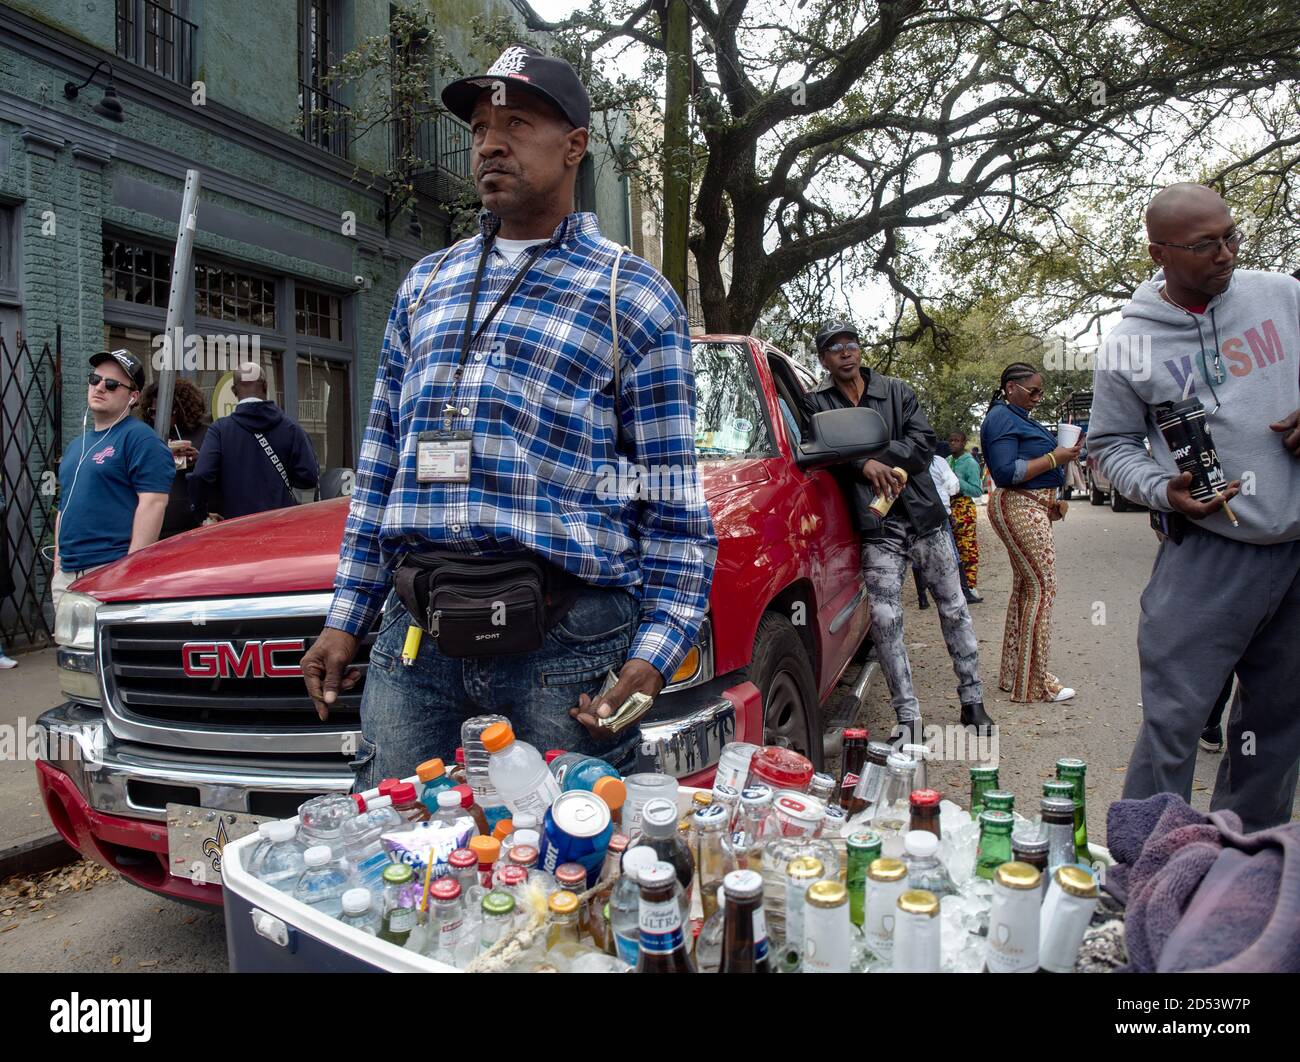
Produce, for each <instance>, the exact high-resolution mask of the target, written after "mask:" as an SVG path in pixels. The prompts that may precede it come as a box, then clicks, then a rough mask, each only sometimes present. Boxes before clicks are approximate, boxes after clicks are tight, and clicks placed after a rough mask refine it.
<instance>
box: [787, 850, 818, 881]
mask: <svg viewBox="0 0 1300 1062" xmlns="http://www.w3.org/2000/svg"><path fill="white" fill-rule="evenodd" d="M825 870H826V868H825V867H824V866H822V861H821V860H820V859H818V858H817V857H816V856H799V857H798V858H796V859H792V860H790V865H789V866H788V867H786V869H785V872H786V875H787V876H788V877H789V878H790V880H791V881H816V880H817V879H818V878H820V877H821V876H822V874H823V873H825Z"/></svg>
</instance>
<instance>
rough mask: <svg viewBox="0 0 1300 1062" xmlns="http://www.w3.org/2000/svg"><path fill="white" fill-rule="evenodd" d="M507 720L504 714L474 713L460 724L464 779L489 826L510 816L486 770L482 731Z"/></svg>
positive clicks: (486, 755)
mask: <svg viewBox="0 0 1300 1062" xmlns="http://www.w3.org/2000/svg"><path fill="white" fill-rule="evenodd" d="M509 722H510V720H509V719H507V718H506V717H505V716H504V715H476V716H474V717H473V718H472V719H466V720H465V722H463V723H462V724H461V725H460V744H461V747H462V748H463V749H464V750H465V781H466V782H468V783H469V787H470V789H472V790H473V791H474V803H476V804H477V805H478V806H479V807H481V808H482V809H483V814H484V815H485V816H486V817H487V822H488V828H489V829H491V828H493V827H495V826H496V824H497V823H498V822H500V821H501V820H502V819H507V818H509V817H510V816H509V814H508V812H507V809H506V807H505V802H504V801H503V800H502V799H501V798H500V797H499V796H497V792H496V789H495V788H493V785H492V779H491V777H490V776H489V774H488V758H489V757H488V751H487V749H485V748H484V747H483V731H484V730H486V729H487V728H488V727H490V726H493V725H494V724H496V723H509Z"/></svg>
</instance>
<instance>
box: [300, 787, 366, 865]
mask: <svg viewBox="0 0 1300 1062" xmlns="http://www.w3.org/2000/svg"><path fill="white" fill-rule="evenodd" d="M356 817H357V805H356V804H355V803H354V802H353V800H352V798H351V797H349V796H346V795H344V794H343V793H326V794H325V795H324V796H318V797H312V799H311V800H308V801H306V802H305V803H304V804H303V805H302V806H301V807H299V808H298V839H299V840H300V841H301V842H302V845H303V847H304V848H314V847H315V846H316V845H318V844H324V845H328V846H329V848H330V852H331V853H332V855H333V858H335V859H338V858H339V857H340V856H342V855H343V833H342V831H343V824H344V823H345V822H347V821H348V820H349V819H354V818H356Z"/></svg>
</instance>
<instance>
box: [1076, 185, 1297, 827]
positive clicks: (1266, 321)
mask: <svg viewBox="0 0 1300 1062" xmlns="http://www.w3.org/2000/svg"><path fill="white" fill-rule="evenodd" d="M1146 223H1147V238H1148V240H1149V241H1150V253H1151V257H1152V258H1153V259H1154V260H1155V262H1156V264H1157V265H1159V266H1160V267H1161V271H1160V272H1158V273H1157V274H1156V275H1155V277H1153V278H1152V279H1151V280H1148V281H1145V282H1144V283H1143V284H1142V285H1140V286H1139V288H1138V290H1137V292H1136V293H1135V294H1134V296H1133V300H1132V301H1131V302H1130V303H1129V304H1128V305H1127V306H1125V307H1124V310H1123V317H1122V320H1121V321H1120V323H1119V324H1118V325H1117V326H1116V327H1115V328H1114V329H1112V330H1111V332H1110V334H1109V335H1108V336H1107V337H1106V340H1105V342H1104V343H1103V344H1102V347H1101V349H1100V350H1099V351H1098V355H1097V367H1096V371H1095V377H1094V381H1093V391H1094V398H1093V406H1092V419H1091V422H1090V424H1089V431H1088V449H1089V451H1090V452H1091V453H1092V454H1094V455H1096V457H1097V460H1098V463H1099V464H1100V465H1101V469H1102V472H1104V473H1105V475H1106V476H1107V478H1108V479H1110V481H1111V483H1112V484H1113V485H1114V487H1115V489H1117V490H1118V491H1119V492H1120V493H1121V494H1123V495H1124V496H1126V497H1128V498H1132V499H1135V500H1140V501H1141V502H1143V504H1145V505H1146V506H1147V507H1148V508H1150V509H1151V510H1152V511H1153V513H1157V514H1158V513H1168V514H1172V515H1171V517H1170V523H1169V530H1170V532H1171V535H1170V536H1169V537H1165V538H1164V540H1163V541H1162V542H1161V544H1160V549H1159V552H1158V553H1157V555H1156V562H1155V567H1154V568H1153V569H1152V572H1151V580H1150V582H1149V583H1148V584H1147V587H1146V590H1145V591H1144V592H1143V594H1142V616H1141V620H1140V622H1139V626H1138V658H1139V660H1140V662H1141V667H1142V720H1143V721H1142V729H1141V731H1140V732H1139V734H1138V738H1137V744H1136V746H1135V747H1134V749H1133V755H1132V758H1131V760H1130V761H1129V767H1128V774H1127V776H1126V779H1125V783H1124V796H1125V797H1126V798H1143V797H1147V796H1150V795H1152V794H1153V793H1159V792H1172V793H1178V794H1180V795H1181V796H1182V797H1183V798H1184V799H1190V796H1191V788H1192V772H1193V770H1194V768H1195V765H1196V743H1197V738H1198V736H1199V735H1200V733H1201V728H1202V727H1203V726H1204V725H1205V720H1206V718H1207V717H1208V716H1209V713H1210V709H1211V708H1212V707H1213V705H1214V700H1215V697H1216V695H1217V694H1218V693H1219V691H1220V689H1221V688H1222V687H1223V684H1224V680H1225V679H1227V678H1228V676H1229V675H1230V674H1231V673H1232V671H1233V669H1234V668H1235V669H1236V672H1237V676H1238V679H1239V684H1240V686H1239V692H1238V700H1237V704H1236V705H1235V706H1234V710H1233V712H1232V715H1231V718H1230V719H1229V723H1228V742H1227V751H1226V755H1225V756H1224V758H1223V761H1222V763H1221V764H1220V767H1219V776H1218V779H1217V781H1216V784H1215V789H1214V797H1213V800H1212V801H1211V805H1210V806H1211V809H1213V810H1217V809H1219V808H1229V809H1231V810H1232V811H1235V812H1236V813H1237V814H1238V815H1240V816H1241V819H1242V821H1243V823H1244V824H1245V826H1246V829H1248V830H1257V829H1263V828H1265V827H1268V826H1273V825H1276V824H1278V823H1281V822H1286V821H1287V820H1289V819H1290V817H1291V805H1292V802H1293V800H1294V798H1295V791H1296V775H1297V769H1300V284H1297V283H1296V282H1295V280H1293V279H1292V278H1291V277H1289V276H1287V275H1285V274H1274V273H1264V272H1257V271H1253V270H1245V269H1237V268H1235V262H1236V256H1237V249H1238V247H1239V246H1240V244H1241V239H1242V237H1241V233H1240V231H1239V230H1238V228H1237V226H1236V224H1235V223H1234V222H1233V220H1232V215H1231V213H1230V212H1229V210H1228V206H1227V204H1226V203H1225V202H1224V201H1223V200H1222V199H1221V198H1220V197H1219V196H1218V195H1217V194H1216V193H1215V192H1214V191H1212V190H1211V189H1209V188H1206V187H1204V186H1203V185H1195V184H1176V185H1171V186H1170V187H1168V188H1166V189H1164V190H1163V191H1161V192H1160V193H1159V194H1158V195H1157V196H1156V197H1155V198H1154V199H1152V201H1151V204H1150V206H1149V207H1148V208H1147V215H1146ZM1192 395H1194V396H1196V397H1197V398H1198V399H1200V401H1201V403H1202V404H1203V405H1204V407H1205V411H1206V414H1207V419H1206V425H1207V427H1208V429H1209V431H1210V433H1211V435H1212V437H1213V441H1214V447H1215V450H1216V452H1217V454H1218V457H1219V461H1220V463H1221V465H1222V466H1223V470H1224V474H1225V475H1226V476H1227V477H1228V479H1230V480H1232V482H1231V483H1230V484H1229V485H1228V486H1227V488H1226V489H1224V491H1223V496H1224V497H1225V498H1231V499H1232V505H1231V509H1232V510H1233V513H1234V514H1235V516H1236V518H1237V522H1236V523H1234V522H1233V521H1232V520H1231V519H1230V517H1229V516H1228V514H1227V513H1226V512H1225V511H1224V507H1223V506H1222V505H1221V504H1220V503H1219V502H1218V501H1209V502H1200V501H1197V500H1196V499H1195V498H1193V497H1192V495H1191V491H1190V484H1191V476H1190V475H1188V474H1186V473H1183V474H1181V475H1180V474H1179V472H1178V469H1177V465H1176V464H1175V461H1174V458H1173V456H1172V455H1171V454H1170V451H1169V447H1168V446H1166V445H1165V441H1164V438H1163V437H1162V436H1161V433H1160V431H1159V429H1158V428H1157V427H1156V422H1155V414H1154V407H1155V406H1157V405H1159V404H1160V403H1164V402H1176V401H1179V400H1180V399H1182V398H1184V397H1185V396H1192ZM1144 440H1148V441H1149V442H1150V447H1151V451H1150V453H1149V454H1148V452H1147V449H1146V446H1145V445H1144ZM1179 536H1181V541H1180V542H1176V541H1174V539H1175V538H1176V537H1179Z"/></svg>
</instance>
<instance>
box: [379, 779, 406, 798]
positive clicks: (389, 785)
mask: <svg viewBox="0 0 1300 1062" xmlns="http://www.w3.org/2000/svg"><path fill="white" fill-rule="evenodd" d="M401 784H402V780H401V779H400V778H385V779H384V780H383V781H382V782H380V783H379V795H380V796H392V795H393V787H394V786H398V785H401ZM394 803H396V801H394Z"/></svg>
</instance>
